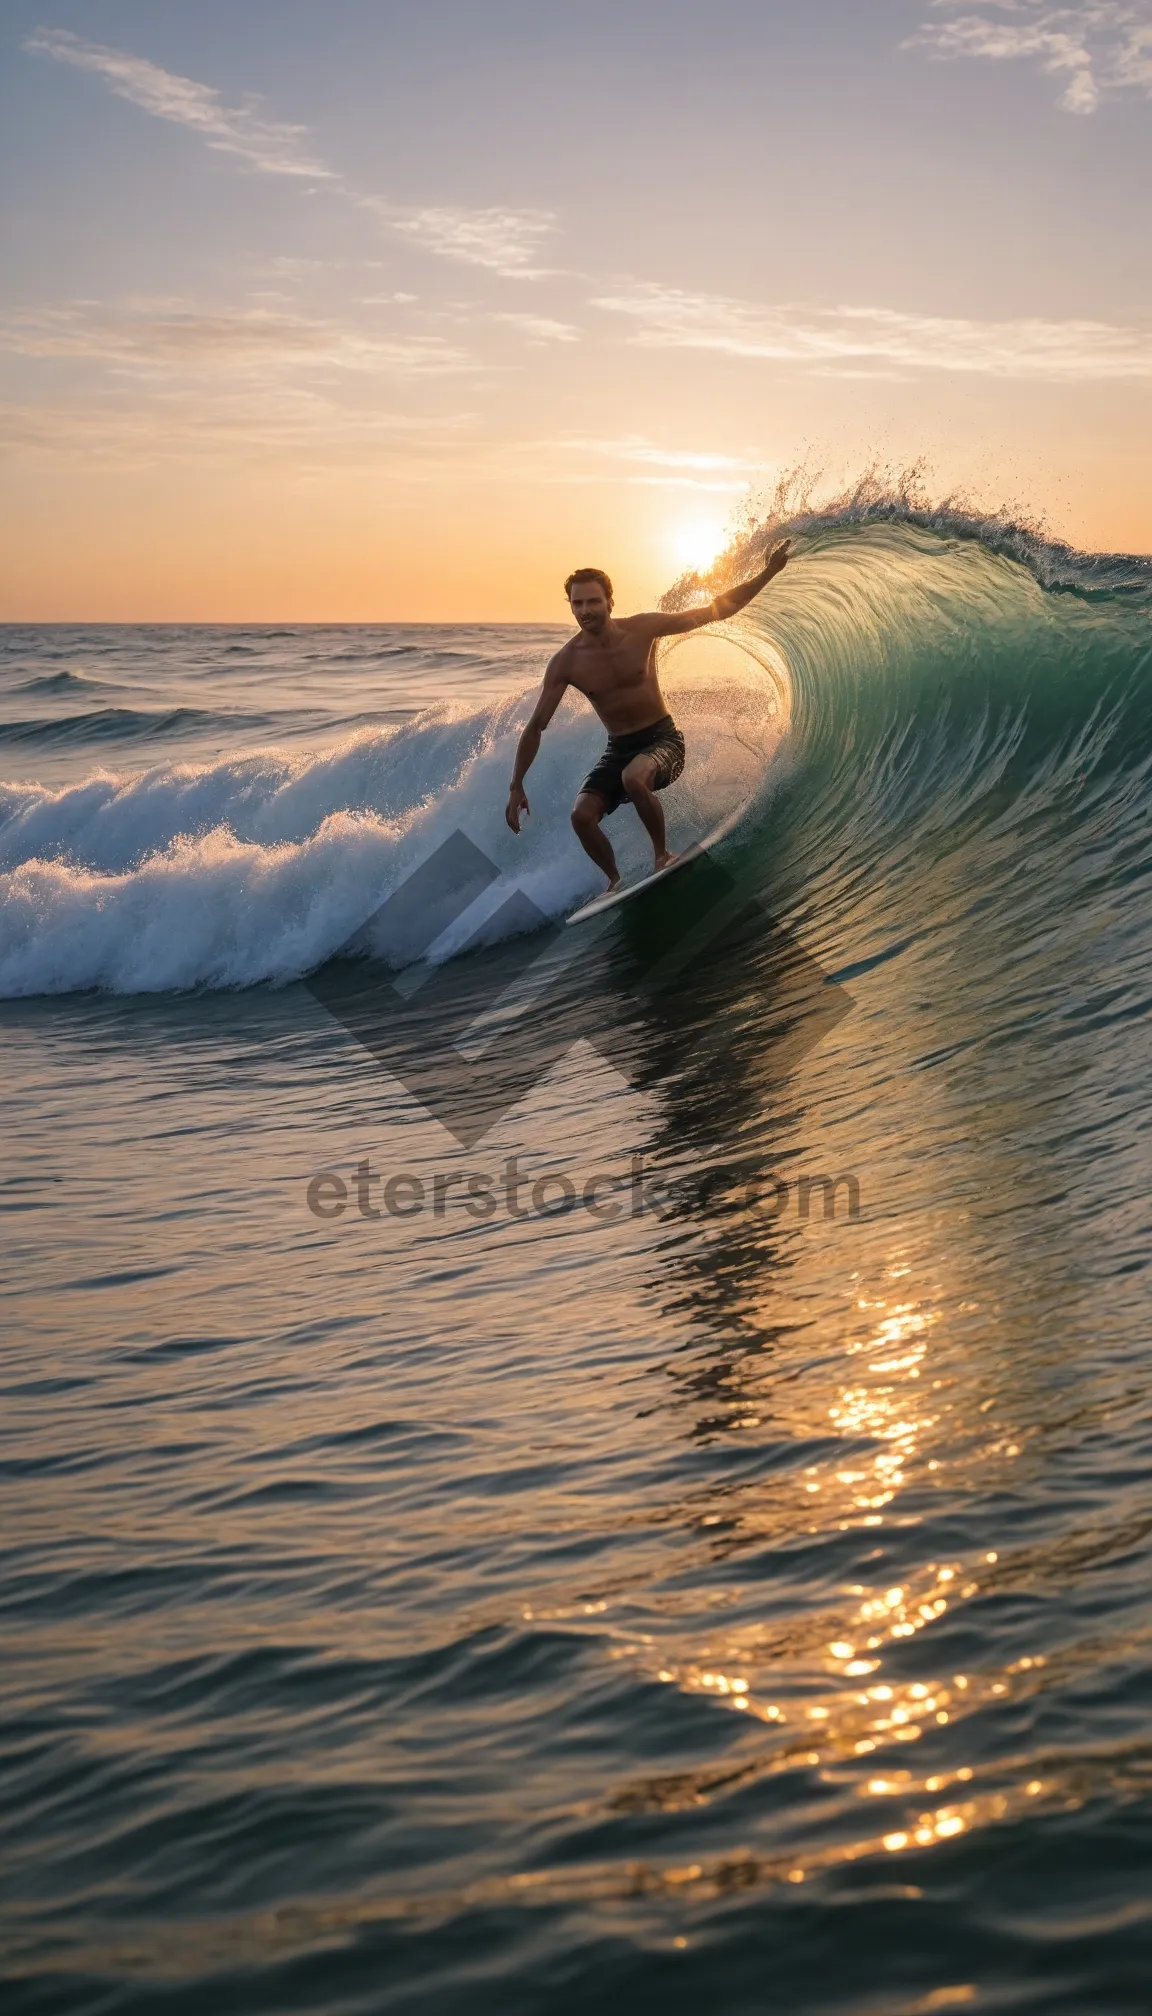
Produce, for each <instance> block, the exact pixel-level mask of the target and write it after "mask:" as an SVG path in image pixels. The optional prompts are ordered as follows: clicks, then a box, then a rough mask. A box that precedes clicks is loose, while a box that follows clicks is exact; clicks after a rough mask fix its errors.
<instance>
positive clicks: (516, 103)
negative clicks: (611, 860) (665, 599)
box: [0, 0, 1152, 622]
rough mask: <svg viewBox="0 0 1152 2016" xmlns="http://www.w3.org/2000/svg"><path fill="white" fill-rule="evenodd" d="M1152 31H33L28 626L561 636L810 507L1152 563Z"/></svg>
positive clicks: (349, 23)
mask: <svg viewBox="0 0 1152 2016" xmlns="http://www.w3.org/2000/svg"><path fill="white" fill-rule="evenodd" d="M1150 171H1152V0H1131V4H1119V0H1117V4H1114V0H1081V4H1073V5H1068V6H1059V5H1051V4H1049V0H806V4H805V5H804V6H802V7H795V6H792V5H789V6H785V5H783V4H777V0H708V4H707V5H706V6H704V5H700V4H694V5H688V4H686V0H584V4H583V5H582V6H581V7H580V8H579V9H575V8H573V7H571V6H570V5H568V4H559V0H483V4H478V0H196V4H195V6H191V5H188V4H181V0H81V4H77V0H28V4H26V0H3V4H2V5H0V186H2V190H3V215H2V225H0V230H2V258H0V269H2V272H3V276H4V277H3V282H2V294H0V429H2V433H3V442H4V455H5V465H6V476H5V481H4V484H3V490H2V495H0V512H2V520H0V541H2V548H3V558H2V561H0V618H3V619H6V620H15V621H98V620H99V621H218V622H244V621H251V622H264V621H276V620H283V621H293V622H303V621H316V622H328V621H363V622H372V621H428V622H438V621H468V620H492V621H499V620H509V621H510V620H532V621H536V620H541V621H548V620H556V621H563V620H564V617H565V615H566V609H565V605H564V601H563V592H562V587H561V584H562V582H563V578H564V576H565V574H567V573H568V571H569V570H570V569H571V568H572V567H573V566H577V565H588V564H591V565H598V566H603V567H606V568H608V570H609V571H610V572H611V573H612V575H613V577H614V579H615V581H616V584H617V595H618V606H619V607H620V608H621V609H625V608H628V607H638V606H643V605H645V604H650V603H652V602H653V601H655V600H656V599H657V598H658V597H659V595H660V594H661V593H662V592H663V590H664V589H665V588H666V587H667V586H668V585H669V584H670V582H671V581H672V580H673V579H674V578H675V577H676V576H677V575H679V574H680V573H681V572H682V571H683V570H684V568H685V567H687V566H700V565H705V564H707V562H708V561H709V560H710V559H711V558H712V557H713V555H714V554H715V552H716V551H717V550H718V549H719V548H720V547H721V546H722V545H723V544H724V543H725V537H726V532H727V531H728V530H730V529H731V528H732V527H733V526H734V525H736V524H738V523H739V522H740V521H741V520H742V519H743V518H744V517H745V516H746V514H747V513H748V512H749V510H755V508H756V505H757V502H758V500H760V499H761V498H763V497H764V496H765V495H766V494H769V493H770V492H771V491H772V490H773V488H774V487H775V484H776V483H777V481H778V480H779V478H780V476H781V474H782V473H784V472H786V471H788V470H791V469H795V468H797V467H800V468H803V469H804V470H805V471H806V472H807V473H808V475H809V476H810V477H811V478H813V479H819V480H821V481H822V482H823V483H824V484H825V485H826V486H828V487H830V488H835V487H837V486H839V485H840V484H842V483H844V482H846V481H848V480H850V479H851V478H852V477H853V476H854V475H856V474H858V473H859V472H860V471H861V470H862V469H864V468H865V467H867V466H868V465H869V464H872V463H880V464H882V465H885V466H892V467H900V466H907V465H910V464H913V463H917V462H924V463H925V464H926V466H927V469H928V471H929V477H928V480H929V482H930V484H931V487H932V488H933V490H934V491H935V492H936V493H937V494H939V495H943V494H948V493H952V492H954V491H956V490H964V491H965V492H967V493H968V494H970V495H972V496H974V497H975V498H976V499H977V500H978V501H979V502H981V503H982V504H984V505H987V506H991V507H996V506H1007V507H1009V508H1011V509H1014V510H1016V511H1018V512H1020V513H1022V514H1024V515H1026V516H1028V517H1029V518H1032V519H1041V520H1043V521H1044V522H1045V523H1046V525H1047V526H1048V527H1049V528H1050V529H1051V530H1052V531H1053V532H1055V533H1056V534H1058V535H1059V536H1061V537H1064V538H1067V539H1069V540H1071V541H1072V542H1073V543H1075V544H1077V545H1080V546H1084V547H1089V548H1094V549H1098V548H1106V549H1111V550H1123V551H1127V552H1147V551H1149V550H1150V549H1152V484H1150V482H1149V474H1148V472H1149V470H1150V469H1152V265H1150V261H1149V257H1148V230H1149V227H1148V195H1149V188H1150V181H1152V174H1150Z"/></svg>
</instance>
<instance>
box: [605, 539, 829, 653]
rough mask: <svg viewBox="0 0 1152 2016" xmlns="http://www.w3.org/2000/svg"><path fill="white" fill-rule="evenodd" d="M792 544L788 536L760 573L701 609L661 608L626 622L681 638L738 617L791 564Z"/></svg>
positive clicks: (652, 633) (651, 632) (655, 634)
mask: <svg viewBox="0 0 1152 2016" xmlns="http://www.w3.org/2000/svg"><path fill="white" fill-rule="evenodd" d="M791 544H792V541H791V540H790V539H785V540H784V542H783V544H782V545H780V546H777V547H775V548H774V550H773V551H772V552H771V553H770V554H769V555H768V560H767V563H766V565H765V566H763V567H762V568H761V569H760V572H759V574H753V575H752V576H751V578H750V579H749V580H747V581H741V582H739V583H738V584H737V586H736V587H735V588H726V589H725V590H724V593H723V594H722V595H717V596H715V597H714V599H713V600H712V601H711V602H705V603H704V605H703V607H702V608H700V609H681V610H680V612H679V613H678V614H677V615H675V616H666V615H664V613H663V611H661V610H659V609H657V610H654V611H653V612H652V614H651V615H648V616H626V617H625V618H624V621H625V622H626V623H629V624H632V623H642V624H643V625H644V627H645V629H646V630H647V632H648V634H649V636H650V637H679V636H681V635H682V634H683V633H684V631H686V630H702V629H703V627H704V625H705V624H706V623H720V622H722V621H723V620H724V618H725V616H735V614H736V612H737V610H739V609H744V608H746V607H747V605H748V603H749V602H751V601H753V600H754V599H755V597H756V596H757V595H759V593H760V590H761V589H762V588H766V587H767V586H768V583H769V581H773V580H775V578H776V576H777V574H780V573H782V572H783V570H784V568H785V567H786V566H787V565H788V548H789V546H790V545H791Z"/></svg>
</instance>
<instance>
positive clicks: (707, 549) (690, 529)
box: [672, 518, 728, 574]
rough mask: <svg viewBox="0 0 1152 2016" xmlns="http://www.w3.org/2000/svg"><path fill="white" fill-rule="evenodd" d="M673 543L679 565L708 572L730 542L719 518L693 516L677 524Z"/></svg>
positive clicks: (703, 572)
mask: <svg viewBox="0 0 1152 2016" xmlns="http://www.w3.org/2000/svg"><path fill="white" fill-rule="evenodd" d="M672 543H673V550H674V551H675V554H676V560H677V564H678V565H679V566H681V567H683V568H689V567H690V568H691V569H692V570H693V572H694V573H696V574H706V573H707V571H708V569H709V567H711V565H712V562H713V561H714V560H716V559H718V558H719V556H720V554H721V553H722V552H723V551H724V548H725V546H726V545H727V544H728V535H727V532H726V531H725V528H724V526H723V524H722V523H721V522H720V520H719V519H717V518H693V519H691V520H689V521H688V522H687V523H685V524H682V525H678V526H676V528H675V530H674V532H673V535H672Z"/></svg>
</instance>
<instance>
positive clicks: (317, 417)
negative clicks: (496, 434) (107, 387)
mask: <svg viewBox="0 0 1152 2016" xmlns="http://www.w3.org/2000/svg"><path fill="white" fill-rule="evenodd" d="M474 428H475V416H474V415H472V414H469V413H450V414H431V415H430V414H415V413H410V412H404V413H396V412H393V411H391V410H389V409H383V410H375V409H373V408H371V407H369V406H366V405H365V404H363V403H358V404H356V405H354V406H349V405H344V404H341V403H340V402H338V401H336V400H334V399H332V398H330V397H326V396H325V395H324V394H323V393H320V392H315V391H312V390H308V389H306V388H302V387H295V388H285V387H277V388H266V387H264V386H262V385H255V386H252V387H247V388H245V391H244V393H243V395H242V396H237V395H236V394H234V393H230V392H228V391H227V390H226V389H225V390H224V391H223V392H220V391H214V392H213V394H212V395H211V396H209V397H205V396H204V394H203V392H202V391H201V390H199V389H198V390H197V391H196V392H194V393H192V392H186V391H176V392H171V393H164V394H162V395H160V396H158V397H155V398H153V399H151V400H149V401H148V402H146V403H137V404H134V405H132V406H125V405H122V404H119V403H117V402H116V401H99V400H97V401H95V402H92V403H87V404H69V405H67V406H51V407H49V406H6V407H0V447H2V448H4V449H6V450H7V451H8V452H9V453H10V454H13V455H25V456H27V455H34V456H37V457H39V458H45V459H52V458H59V460H60V461H62V462H63V463H64V464H65V465H66V467H67V468H68V470H69V472H70V473H71V474H75V473H76V472H78V471H79V470H82V469H87V468H94V467H95V468H120V469H138V468H147V467H155V466H157V465H158V464H163V463H166V462H171V461H177V462H183V463H192V464H196V463H211V462H216V461H219V460H220V459H221V458H223V459H224V460H225V462H226V463H227V464H228V466H229V467H230V468H235V467H236V465H237V463H238V462H242V463H245V464H248V465H252V466H267V465H275V466H277V467H285V468H287V469H288V470H290V471H291V474H292V475H293V476H294V477H295V476H298V475H300V474H301V473H307V472H309V471H313V470H318V469H325V468H333V467H336V468H355V467H364V466H366V467H368V468H380V467H385V468H386V469H387V470H388V473H389V476H390V477H394V476H399V475H403V476H404V477H405V478H406V479H411V480H420V479H421V478H423V477H426V476H431V475H433V474H435V473H436V472H437V471H441V470H443V468H444V467H448V468H450V469H451V471H452V473H453V474H454V475H455V474H456V473H457V470H458V466H459V464H460V460H461V457H467V455H468V453H469V451H470V448H471V445H472V442H471V437H472V435H473V433H474Z"/></svg>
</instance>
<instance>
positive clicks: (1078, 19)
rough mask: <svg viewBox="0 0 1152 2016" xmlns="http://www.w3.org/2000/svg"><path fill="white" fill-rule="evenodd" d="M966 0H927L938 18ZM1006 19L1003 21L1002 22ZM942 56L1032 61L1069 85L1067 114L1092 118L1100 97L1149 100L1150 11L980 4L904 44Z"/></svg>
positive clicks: (1032, 1)
mask: <svg viewBox="0 0 1152 2016" xmlns="http://www.w3.org/2000/svg"><path fill="white" fill-rule="evenodd" d="M963 4H965V0H932V6H933V8H934V10H935V11H936V12H938V13H939V12H941V11H942V10H943V9H945V8H954V7H956V6H957V5H963ZM1005 17H1008V18H1005ZM902 46H903V47H904V48H905V49H929V50H931V51H932V53H933V54H934V55H937V56H943V57H959V56H968V57H983V58H984V59H985V60H986V61H989V62H994V63H995V62H1000V63H1003V62H1011V61H1014V60H1020V59H1024V58H1031V59H1032V60H1033V61H1035V62H1038V63H1039V64H1040V67H1041V68H1042V69H1043V70H1045V71H1047V72H1049V73H1050V74H1051V75H1053V76H1063V77H1064V78H1065V79H1066V82H1065V85H1064V89H1063V91H1062V92H1061V94H1060V103H1061V105H1063V107H1064V109H1065V111H1067V112H1079V113H1089V112H1095V110H1096V108H1097V106H1098V105H1099V103H1100V100H1101V97H1102V96H1103V94H1104V93H1105V92H1110V91H1122V90H1137V91H1143V92H1145V93H1146V94H1147V95H1148V96H1149V97H1152V7H1150V6H1149V4H1148V0H1140V4H1137V5H1125V4H1123V0H1083V4H1080V5H1078V6H1072V7H1052V6H1050V5H1049V4H1048V0H983V4H981V5H980V6H979V8H978V10H977V11H972V12H969V13H965V14H962V15H960V16H959V18H957V19H952V20H943V21H940V20H937V21H926V22H924V23H923V25H922V26H921V28H920V29H919V30H918V31H917V33H916V34H915V35H913V36H911V37H910V38H909V40H908V41H907V42H905V43H904V44H903V45H902Z"/></svg>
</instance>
